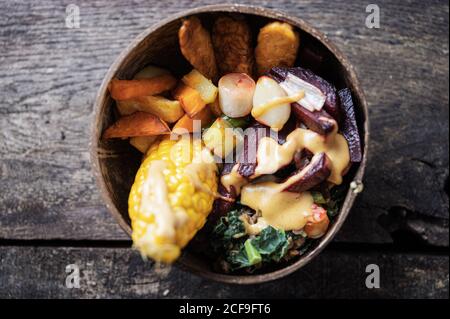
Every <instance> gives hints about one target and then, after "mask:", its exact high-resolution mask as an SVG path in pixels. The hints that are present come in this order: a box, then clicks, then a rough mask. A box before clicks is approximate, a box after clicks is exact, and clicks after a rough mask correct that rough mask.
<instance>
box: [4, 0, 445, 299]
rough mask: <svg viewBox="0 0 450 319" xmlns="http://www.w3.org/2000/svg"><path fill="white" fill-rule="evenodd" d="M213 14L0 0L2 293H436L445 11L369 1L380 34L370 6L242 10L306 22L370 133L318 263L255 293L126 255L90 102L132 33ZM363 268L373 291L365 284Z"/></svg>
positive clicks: (162, 5)
mask: <svg viewBox="0 0 450 319" xmlns="http://www.w3.org/2000/svg"><path fill="white" fill-rule="evenodd" d="M214 2H219V1H195V2H193V1H188V0H177V1H174V0H171V1H147V0H145V1H144V0H142V1H111V0H96V1H87V0H86V1H81V0H77V1H44V0H43V1H23V2H22V1H6V0H2V1H1V3H0V43H1V46H0V97H1V99H0V102H1V103H0V157H1V158H0V297H45V298H49V297H50V298H51V297H64V298H66V297H68V298H72V297H114V298H116V297H117V298H118V297H143V298H154V297H157V298H160V297H161V298H162V297H167V298H171V297H172V298H175V297H182V298H195V297H209V298H227V297H306V298H317V297H340V298H347V297H350V298H353V297H355V298H361V297H364V298H379V297H385V298H391V297H392V298H400V297H406V298H409V297H412V298H415V297H425V298H443V297H448V293H449V264H448V262H449V260H448V259H449V258H448V245H449V233H448V218H449V199H448V196H449V193H448V183H449V182H448V171H449V169H448V165H449V164H448V156H449V155H448V150H449V139H448V134H449V124H448V120H449V113H448V111H449V104H448V102H449V89H448V85H449V51H448V50H449V45H448V42H449V41H448V32H449V24H448V19H449V18H448V14H449V6H448V1H419V0H415V1H395V3H394V2H393V1H392V2H391V1H386V0H378V1H376V4H377V5H378V6H379V8H380V10H381V19H380V28H379V29H369V28H367V27H366V25H365V19H366V16H367V15H368V13H366V6H367V5H368V4H370V3H372V2H373V1H345V0H336V1H332V2H330V1H325V0H321V1H307V0H306V1H305V0H299V1H293V0H280V1H273V2H272V1H243V3H249V4H255V5H262V6H267V7H271V8H277V9H280V10H285V11H287V12H289V13H290V14H293V15H296V16H298V17H300V18H302V19H305V20H307V21H309V22H310V23H311V24H312V25H314V26H316V27H317V28H319V29H320V30H322V31H323V32H324V33H326V34H327V35H328V36H329V38H330V39H331V40H332V41H334V42H335V43H336V44H337V45H338V46H339V47H340V48H341V50H342V51H343V52H344V53H345V54H346V55H347V56H348V58H349V60H350V61H351V62H352V63H353V64H354V66H355V68H356V71H357V74H358V75H359V77H360V80H361V82H362V85H363V88H364V89H365V92H366V95H367V100H368V102H369V105H370V116H371V125H372V130H371V134H372V144H371V150H370V157H369V164H368V166H367V171H366V178H365V191H364V193H363V194H362V195H361V196H360V197H359V198H358V200H357V202H356V204H355V206H354V208H353V210H352V213H351V214H350V216H349V218H348V220H347V222H346V224H345V225H344V228H343V229H342V230H341V232H340V233H339V235H338V237H337V238H336V239H335V240H334V242H333V243H332V244H331V245H330V246H328V248H327V249H326V250H325V252H324V253H322V254H321V255H320V256H319V257H318V258H317V259H315V260H314V261H313V262H312V263H310V264H309V265H308V266H307V267H305V268H304V269H302V270H300V271H298V272H297V273H295V274H293V275H291V276H289V277H288V278H285V279H282V280H278V281H275V282H271V283H267V284H263V285H258V286H252V287H248V286H243V287H242V286H230V285H223V284H219V283H214V282H210V281H207V280H203V279H201V278H198V277H195V276H193V275H191V274H189V273H185V272H182V271H181V270H179V269H177V268H176V267H173V268H172V269H170V268H155V267H154V266H153V265H152V264H151V263H150V262H143V261H142V260H141V258H140V256H139V255H138V254H137V253H136V252H134V251H132V250H131V249H130V248H129V247H130V242H129V240H128V238H127V237H126V235H125V234H124V232H123V231H122V230H121V229H120V228H119V227H118V226H117V224H116V222H115V221H114V220H113V218H112V217H111V216H110V215H109V213H108V212H107V210H106V208H105V206H104V205H103V204H102V201H101V199H100V196H99V192H98V190H97V187H96V184H95V182H94V179H93V177H92V172H91V169H90V164H89V156H88V138H89V132H90V122H91V114H92V105H93V101H94V96H95V94H96V91H97V88H98V86H99V85H100V82H101V80H102V78H103V75H104V74H105V72H106V70H107V68H108V67H109V65H110V64H111V63H112V61H113V60H114V59H115V58H116V56H117V55H118V54H119V53H120V51H121V50H122V49H123V48H124V47H125V46H126V45H127V44H128V42H129V41H130V39H132V38H133V37H135V36H136V35H137V34H139V33H140V32H141V31H142V30H144V28H146V27H147V26H149V25H151V24H153V23H155V22H157V21H158V20H160V19H162V18H165V17H167V16H169V15H170V14H172V13H175V12H179V11H182V10H184V9H187V8H191V7H194V6H200V5H203V4H211V3H214ZM220 2H222V1H220ZM70 3H74V4H75V5H77V6H79V8H80V28H79V29H77V28H67V27H66V24H65V18H66V6H67V5H69V4H70ZM372 263H373V264H377V265H378V266H379V267H380V272H381V288H379V289H367V288H366V285H365V279H366V276H367V274H366V272H365V270H366V266H367V265H368V264H372ZM69 264H76V265H77V266H78V267H79V269H80V271H81V282H80V288H78V289H77V288H74V289H69V288H67V287H66V285H65V280H66V276H67V273H66V266H67V265H69Z"/></svg>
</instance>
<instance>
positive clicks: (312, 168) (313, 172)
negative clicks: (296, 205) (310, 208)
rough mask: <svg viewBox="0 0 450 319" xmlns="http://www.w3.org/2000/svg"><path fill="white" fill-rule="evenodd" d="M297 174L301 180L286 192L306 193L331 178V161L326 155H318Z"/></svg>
mask: <svg viewBox="0 0 450 319" xmlns="http://www.w3.org/2000/svg"><path fill="white" fill-rule="evenodd" d="M295 174H299V175H300V176H301V178H300V179H299V180H298V181H297V182H295V183H294V184H292V185H290V186H289V187H287V188H286V189H284V190H285V191H288V192H295V193H301V192H305V191H307V190H309V189H311V188H313V187H314V186H317V185H319V184H320V183H322V182H323V181H324V180H326V179H327V178H328V176H330V174H331V170H330V160H329V158H328V157H327V155H326V154H325V153H317V154H315V155H314V156H313V158H312V159H311V162H310V163H309V164H308V165H306V166H305V167H304V168H303V169H302V170H299V171H297V172H296V173H294V175H295ZM294 175H293V176H294ZM291 177H292V176H291Z"/></svg>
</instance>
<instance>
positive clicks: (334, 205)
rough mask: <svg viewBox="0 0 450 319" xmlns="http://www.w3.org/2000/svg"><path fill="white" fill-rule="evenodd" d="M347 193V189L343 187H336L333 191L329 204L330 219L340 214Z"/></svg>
mask: <svg viewBox="0 0 450 319" xmlns="http://www.w3.org/2000/svg"><path fill="white" fill-rule="evenodd" d="M346 192H347V189H346V188H345V187H343V186H336V187H333V188H332V189H331V192H330V193H331V194H330V199H329V200H328V202H327V213H328V217H330V218H332V217H334V216H336V215H337V214H339V210H340V208H341V205H342V202H343V201H344V199H345V194H346Z"/></svg>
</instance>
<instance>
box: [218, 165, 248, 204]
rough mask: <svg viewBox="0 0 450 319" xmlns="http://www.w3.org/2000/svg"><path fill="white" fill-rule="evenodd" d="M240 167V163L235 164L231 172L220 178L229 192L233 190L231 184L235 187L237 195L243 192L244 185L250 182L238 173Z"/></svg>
mask: <svg viewBox="0 0 450 319" xmlns="http://www.w3.org/2000/svg"><path fill="white" fill-rule="evenodd" d="M238 168H239V164H236V165H234V166H233V169H232V170H231V172H230V173H228V174H225V175H223V176H222V177H221V178H220V182H221V183H222V185H223V186H224V187H225V188H226V189H227V191H228V192H231V186H233V187H234V190H235V191H236V196H237V195H239V194H240V193H241V188H242V186H244V185H245V184H247V183H248V181H247V179H246V178H245V177H243V176H242V175H241V174H239V173H238Z"/></svg>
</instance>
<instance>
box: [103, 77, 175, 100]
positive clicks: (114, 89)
mask: <svg viewBox="0 0 450 319" xmlns="http://www.w3.org/2000/svg"><path fill="white" fill-rule="evenodd" d="M176 84H177V79H176V78H174V77H173V76H172V75H170V74H163V75H160V76H155V77H152V78H149V79H139V80H118V79H113V80H112V81H111V83H109V86H108V89H109V92H110V93H111V96H112V98H113V99H115V100H128V99H132V98H135V97H139V96H146V95H155V94H160V93H162V92H164V91H168V90H171V89H173V88H174V87H175V85H176Z"/></svg>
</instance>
